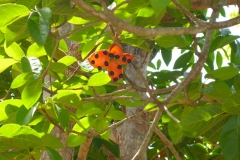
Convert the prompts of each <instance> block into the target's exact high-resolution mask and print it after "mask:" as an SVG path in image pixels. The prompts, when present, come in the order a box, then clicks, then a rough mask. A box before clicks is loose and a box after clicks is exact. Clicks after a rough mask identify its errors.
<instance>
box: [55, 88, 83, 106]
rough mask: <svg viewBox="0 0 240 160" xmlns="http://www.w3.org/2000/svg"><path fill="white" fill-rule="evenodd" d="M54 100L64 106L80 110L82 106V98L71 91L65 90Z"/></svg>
mask: <svg viewBox="0 0 240 160" xmlns="http://www.w3.org/2000/svg"><path fill="white" fill-rule="evenodd" d="M53 100H54V101H56V102H57V103H59V104H61V105H62V106H68V107H74V108H79V107H81V105H82V100H81V98H80V97H79V96H78V95H77V94H76V93H75V92H73V91H71V90H65V91H62V92H59V93H57V94H56V95H55V96H53Z"/></svg>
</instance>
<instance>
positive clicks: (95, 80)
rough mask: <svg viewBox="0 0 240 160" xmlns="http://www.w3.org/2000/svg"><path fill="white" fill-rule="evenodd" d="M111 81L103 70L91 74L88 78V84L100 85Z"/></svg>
mask: <svg viewBox="0 0 240 160" xmlns="http://www.w3.org/2000/svg"><path fill="white" fill-rule="evenodd" d="M110 81H111V78H110V77H109V76H108V74H106V73H104V72H99V73H96V74H94V75H92V76H91V77H90V78H89V80H88V86H102V85H105V84H107V83H108V82H110Z"/></svg>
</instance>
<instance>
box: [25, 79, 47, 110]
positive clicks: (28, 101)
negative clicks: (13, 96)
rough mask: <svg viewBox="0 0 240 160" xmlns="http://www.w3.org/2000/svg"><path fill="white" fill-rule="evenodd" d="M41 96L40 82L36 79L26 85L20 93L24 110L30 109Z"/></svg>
mask: <svg viewBox="0 0 240 160" xmlns="http://www.w3.org/2000/svg"><path fill="white" fill-rule="evenodd" d="M41 94H42V80H41V79H36V80H33V81H31V82H30V83H28V84H27V85H26V86H25V87H24V89H23V91H22V95H21V97H22V100H23V103H24V105H25V107H26V108H30V107H32V106H33V105H34V104H35V103H36V102H37V101H38V99H39V98H40V96H41Z"/></svg>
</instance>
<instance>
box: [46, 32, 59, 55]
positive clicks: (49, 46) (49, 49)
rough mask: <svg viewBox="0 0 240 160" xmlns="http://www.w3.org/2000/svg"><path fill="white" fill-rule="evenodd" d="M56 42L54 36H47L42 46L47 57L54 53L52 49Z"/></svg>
mask: <svg viewBox="0 0 240 160" xmlns="http://www.w3.org/2000/svg"><path fill="white" fill-rule="evenodd" d="M56 43H57V42H56V39H55V38H53V37H52V36H48V37H47V40H46V43H45V45H44V48H45V51H46V53H47V55H48V56H49V57H51V56H52V54H54V53H53V51H54V47H55V45H56Z"/></svg>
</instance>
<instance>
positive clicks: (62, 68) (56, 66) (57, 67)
mask: <svg viewBox="0 0 240 160" xmlns="http://www.w3.org/2000/svg"><path fill="white" fill-rule="evenodd" d="M50 69H51V70H52V71H54V72H58V73H64V72H66V71H67V70H68V68H67V66H66V65H65V64H63V63H59V62H54V63H52V64H51V66H50Z"/></svg>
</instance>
